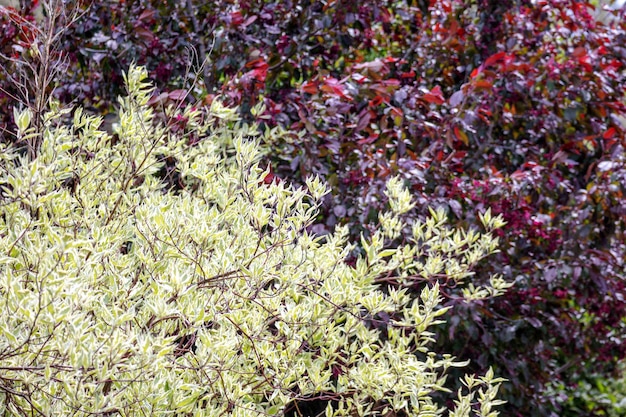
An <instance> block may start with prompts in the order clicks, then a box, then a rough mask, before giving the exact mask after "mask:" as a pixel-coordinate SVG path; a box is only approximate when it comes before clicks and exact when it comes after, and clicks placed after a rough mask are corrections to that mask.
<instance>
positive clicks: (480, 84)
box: [474, 80, 493, 90]
mask: <svg viewBox="0 0 626 417" xmlns="http://www.w3.org/2000/svg"><path fill="white" fill-rule="evenodd" d="M492 87H493V84H491V83H490V82H489V81H487V80H478V81H476V82H475V83H474V88H475V89H477V90H480V89H485V90H491V88H492Z"/></svg>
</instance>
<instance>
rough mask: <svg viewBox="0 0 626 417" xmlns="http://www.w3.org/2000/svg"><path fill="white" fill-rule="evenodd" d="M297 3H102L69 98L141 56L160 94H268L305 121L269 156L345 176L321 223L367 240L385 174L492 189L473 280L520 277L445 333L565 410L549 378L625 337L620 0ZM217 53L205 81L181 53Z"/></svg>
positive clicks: (466, 352)
mask: <svg viewBox="0 0 626 417" xmlns="http://www.w3.org/2000/svg"><path fill="white" fill-rule="evenodd" d="M76 3H80V2H76ZM598 3H603V2H598ZM293 4H294V3H293V2H285V1H239V2H234V1H230V0H224V1H220V2H210V3H207V2H197V1H195V0H188V1H185V2H169V1H168V2H163V1H158V2H156V1H143V2H119V1H103V2H99V3H98V4H94V5H93V6H92V7H91V8H89V9H86V15H85V16H84V18H83V19H81V20H80V21H78V22H76V24H75V25H73V26H72V27H71V28H70V29H69V31H68V32H67V36H66V37H64V38H63V42H65V43H64V44H63V46H62V48H61V49H63V50H65V51H68V59H69V62H70V63H71V66H70V68H69V70H68V71H66V72H65V74H64V82H63V83H61V84H62V86H61V88H59V89H58V90H57V94H58V97H59V98H60V99H61V100H63V101H65V102H69V101H71V100H74V99H76V97H78V100H79V101H81V102H83V101H84V102H86V103H88V104H89V105H92V106H93V107H97V108H99V109H101V111H102V112H103V113H104V112H106V111H109V110H110V109H111V108H112V104H111V103H112V101H113V98H114V97H115V96H116V95H117V94H118V92H119V91H120V89H121V88H122V86H123V83H122V82H121V80H122V76H121V75H122V72H121V71H122V68H126V67H127V66H128V64H129V63H130V62H132V61H133V60H136V61H138V62H140V63H142V64H145V65H146V66H147V68H148V70H149V74H150V76H151V77H152V78H153V79H154V80H155V82H156V85H157V86H158V88H159V91H158V94H155V96H154V97H153V99H152V103H153V104H154V106H155V108H157V109H159V112H160V109H161V108H162V107H164V106H166V105H168V104H169V103H180V102H181V101H189V97H191V96H193V95H196V96H200V95H201V94H203V93H205V92H210V93H216V92H219V93H222V95H223V97H224V98H225V99H226V100H227V101H228V102H230V103H235V104H239V105H240V107H239V108H240V111H241V113H242V114H243V115H244V116H246V117H247V119H248V120H249V119H251V118H252V115H251V114H250V111H249V109H250V108H251V107H252V106H253V105H254V104H255V103H256V102H257V101H263V103H264V104H265V111H264V112H262V113H261V114H260V115H259V116H260V119H261V120H262V121H263V122H264V125H265V126H268V127H273V126H281V127H283V128H285V129H287V128H289V129H292V130H293V131H296V132H305V133H304V134H299V135H296V134H286V135H282V137H281V138H280V139H279V140H273V141H271V143H266V144H264V145H269V146H264V148H265V150H264V153H265V154H266V155H267V156H269V157H271V166H272V168H273V171H274V173H275V174H276V175H277V176H278V177H281V178H284V179H288V180H290V181H292V182H294V183H297V184H304V179H305V178H307V177H308V176H309V175H310V174H318V175H320V176H322V177H324V178H325V179H326V180H327V181H328V182H329V184H331V185H332V190H333V192H332V195H329V196H327V197H326V198H325V200H324V204H323V205H322V206H321V207H320V215H319V216H318V222H317V224H316V225H315V231H316V232H319V233H320V234H321V233H324V232H332V231H333V230H334V229H335V227H336V226H337V225H342V224H344V225H349V231H350V236H349V240H350V241H355V242H357V244H358V241H359V239H360V235H361V233H364V234H365V235H366V236H367V235H368V234H369V233H373V232H375V231H376V229H377V226H378V219H379V212H380V211H381V210H384V209H385V208H386V205H387V201H386V197H385V195H384V191H385V189H386V185H387V181H388V179H389V178H390V177H395V176H401V177H402V178H404V179H405V181H406V183H407V186H408V187H409V189H410V190H411V192H412V193H413V195H414V196H415V199H416V202H417V205H416V208H415V209H414V211H412V212H411V213H408V214H407V215H406V217H407V220H409V217H412V218H414V219H417V218H421V219H422V220H423V219H424V218H425V216H427V215H428V214H429V212H428V208H429V207H440V208H442V209H445V210H447V212H448V217H449V220H450V221H451V222H454V223H455V225H456V226H459V227H463V228H471V227H478V226H479V225H480V222H479V219H478V218H477V216H476V215H475V213H476V211H477V210H481V211H482V210H484V209H485V208H486V207H491V208H492V210H493V211H494V213H497V214H502V215H503V216H504V217H505V219H506V221H507V222H508V226H507V233H503V234H502V236H501V238H502V240H501V242H502V248H503V250H502V252H501V253H499V254H498V255H496V256H497V258H496V261H493V262H482V263H479V264H478V265H476V269H475V271H476V276H475V277H474V280H473V281H474V282H475V283H476V284H477V285H478V284H479V283H481V282H488V279H489V277H490V276H491V275H492V274H493V273H502V274H503V275H504V276H505V277H506V278H507V279H508V280H509V281H513V280H517V281H518V285H517V286H516V289H515V290H514V291H511V292H509V293H507V295H506V296H505V297H499V298H497V299H495V300H493V301H487V302H484V303H474V304H471V305H469V306H468V305H465V304H463V303H458V302H457V301H456V300H455V299H454V298H452V299H450V300H447V301H446V303H447V305H449V306H453V307H454V309H453V311H452V312H451V313H452V317H451V319H450V320H449V321H447V322H446V323H445V324H444V325H442V326H441V327H439V328H435V330H434V331H435V332H436V333H437V337H436V338H437V343H439V346H440V349H442V350H444V351H449V352H453V353H454V354H455V356H457V357H459V358H463V359H473V361H472V363H471V364H470V365H469V366H470V367H473V369H472V370H473V371H475V372H479V373H481V372H484V371H486V369H487V368H488V367H489V366H491V365H494V366H496V369H497V371H496V373H498V374H500V375H504V376H506V377H507V379H508V380H509V382H507V383H505V384H504V385H503V389H502V391H501V393H502V395H504V396H505V397H506V399H508V400H509V402H508V404H507V405H506V406H505V410H506V413H507V415H531V414H532V415H539V416H549V415H551V414H553V413H556V414H559V415H566V414H567V411H566V410H564V409H563V408H562V407H563V404H562V401H561V400H560V397H562V396H563V395H572V393H571V392H563V393H555V392H553V391H552V392H551V391H548V389H547V387H548V386H551V385H557V386H562V387H565V388H564V389H570V388H569V387H575V386H576V385H577V382H578V381H579V380H580V381H584V380H589V378H592V377H595V375H596V374H597V373H600V374H601V375H603V376H604V377H608V378H610V377H612V376H613V374H614V372H615V367H614V363H615V362H616V361H617V360H620V359H623V358H624V356H626V343H625V340H624V336H625V335H626V329H625V328H624V324H623V323H624V322H623V320H622V318H623V317H624V316H626V303H625V302H624V300H626V286H625V285H624V276H625V275H626V271H625V264H624V262H623V260H624V259H625V258H626V235H625V234H624V229H625V226H626V225H625V224H624V218H625V216H624V214H625V213H626V206H625V203H624V202H625V201H626V200H625V199H624V198H623V197H624V193H625V192H626V190H625V189H624V183H625V178H626V167H625V163H624V161H625V158H626V154H625V153H624V149H625V147H626V142H625V140H624V136H625V132H624V124H623V123H624V118H623V116H624V112H625V110H626V108H625V107H624V104H623V103H624V99H625V97H624V91H625V90H624V88H623V86H624V83H625V82H626V81H625V77H626V73H625V72H624V68H625V65H626V62H625V61H624V57H625V55H624V47H623V45H624V39H625V34H626V26H625V25H626V19H624V14H623V13H624V11H623V10H613V11H606V13H605V15H604V16H603V19H604V18H605V17H606V18H607V19H604V20H605V21H606V24H604V23H602V22H597V21H596V20H595V19H593V16H592V14H593V13H595V12H597V11H598V10H595V11H594V10H593V8H592V6H591V4H589V3H588V2H582V1H574V0H565V1H557V0H545V1H544V0H541V1H530V0H509V1H500V2H496V1H486V0H438V1H428V2H427V1H422V0H419V1H411V2H409V1H407V2H404V1H395V0H394V1H392V0H377V1H370V2H367V4H366V3H363V2H354V1H347V0H340V1H333V2H327V3H326V4H323V3H321V2H300V3H298V7H291V6H293ZM7 33H8V32H7ZM15 33H18V34H19V33H20V32H19V31H18V32H13V34H14V35H15ZM16 36H17V35H16ZM6 45H7V46H5V47H6V48H8V47H9V46H8V45H9V44H6ZM189 48H195V49H196V50H197V51H198V52H199V55H200V56H199V57H198V58H197V59H196V58H193V57H191V56H190V55H189V54H188V53H187V52H188V50H189ZM207 55H208V57H209V59H208V61H207V62H206V65H205V66H204V68H203V70H200V71H198V72H199V74H200V78H201V79H202V81H203V87H204V89H205V90H206V91H202V90H201V89H195V88H192V87H190V83H189V79H190V78H191V77H189V76H188V74H187V73H186V72H187V69H188V68H189V67H194V66H199V63H200V61H202V60H203V59H204V58H205V57H206V56H207ZM201 85H202V84H201ZM187 92H189V93H190V94H189V95H187ZM211 99H212V97H211V96H207V97H206V102H207V103H208V102H210V101H211ZM9 110H10V109H9ZM2 113H3V112H2V111H0V114H2ZM4 114H7V115H10V114H12V112H11V111H7V112H5V113H4ZM7 118H8V117H7ZM173 127H174V128H182V129H184V120H182V121H176V123H175V126H173ZM191 134H193V133H191ZM166 165H167V166H166V167H165V168H164V172H166V171H168V170H169V172H170V173H171V174H172V175H170V176H169V178H170V180H171V181H170V182H176V178H175V177H176V170H175V169H174V167H175V164H174V161H173V160H170V162H169V163H168V164H166ZM264 166H265V165H264ZM272 175H273V174H272ZM394 285H395V284H394ZM397 288H402V285H400V284H398V285H397ZM419 289H420V288H418V290H419ZM443 291H444V292H445V294H450V295H453V296H456V295H458V294H455V292H456V291H457V290H456V289H454V288H447V289H444V290H443ZM572 413H574V414H575V411H572Z"/></svg>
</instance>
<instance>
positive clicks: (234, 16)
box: [230, 10, 243, 26]
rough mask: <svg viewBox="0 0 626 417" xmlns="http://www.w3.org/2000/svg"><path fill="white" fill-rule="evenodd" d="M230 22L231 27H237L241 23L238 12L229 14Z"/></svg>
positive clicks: (241, 18)
mask: <svg viewBox="0 0 626 417" xmlns="http://www.w3.org/2000/svg"><path fill="white" fill-rule="evenodd" d="M230 22H231V23H232V25H233V26H239V25H241V24H242V23H243V16H242V15H241V12H240V11H239V10H237V11H236V12H232V13H231V14H230Z"/></svg>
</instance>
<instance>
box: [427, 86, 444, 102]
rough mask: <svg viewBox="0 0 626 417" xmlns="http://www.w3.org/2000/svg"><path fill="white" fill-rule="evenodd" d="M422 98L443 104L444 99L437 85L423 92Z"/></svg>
mask: <svg viewBox="0 0 626 417" xmlns="http://www.w3.org/2000/svg"><path fill="white" fill-rule="evenodd" d="M422 98H423V99H424V100H426V101H427V102H429V103H434V104H443V103H445V101H446V100H445V99H444V98H443V93H442V92H441V87H439V86H436V87H435V88H433V89H432V90H430V92H428V93H426V94H424V96H423V97H422Z"/></svg>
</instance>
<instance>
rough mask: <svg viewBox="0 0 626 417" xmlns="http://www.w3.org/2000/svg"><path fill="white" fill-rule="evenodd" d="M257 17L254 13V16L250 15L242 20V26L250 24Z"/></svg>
mask: <svg viewBox="0 0 626 417" xmlns="http://www.w3.org/2000/svg"><path fill="white" fill-rule="evenodd" d="M257 18H258V16H256V15H255V16H250V17H249V18H247V19H246V21H245V22H243V25H242V26H243V27H246V26H249V25H251V24H252V23H254V21H255V20H257Z"/></svg>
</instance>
